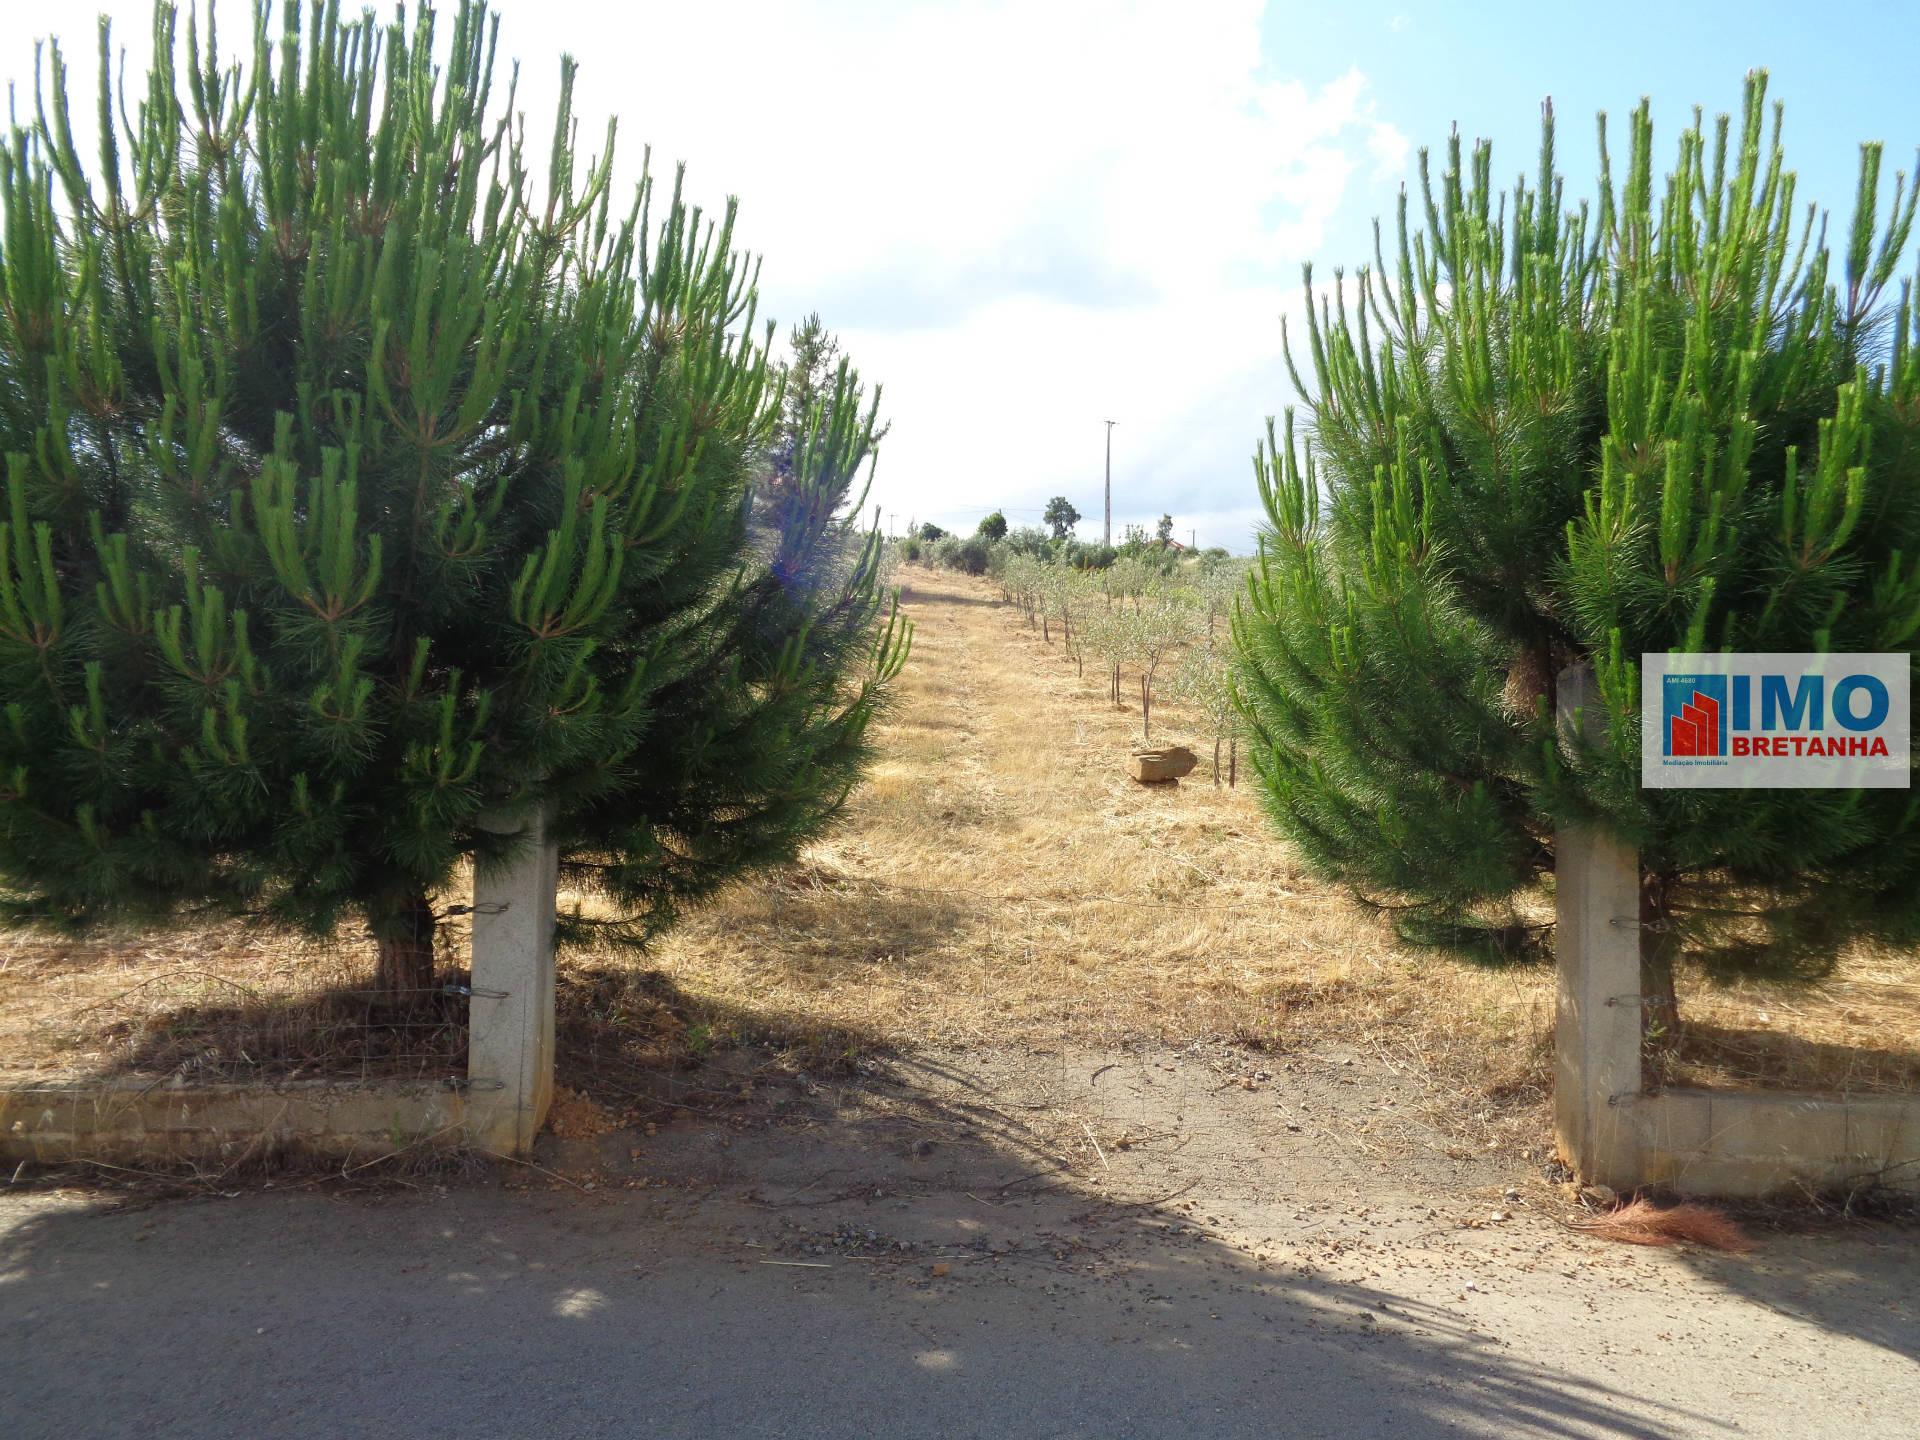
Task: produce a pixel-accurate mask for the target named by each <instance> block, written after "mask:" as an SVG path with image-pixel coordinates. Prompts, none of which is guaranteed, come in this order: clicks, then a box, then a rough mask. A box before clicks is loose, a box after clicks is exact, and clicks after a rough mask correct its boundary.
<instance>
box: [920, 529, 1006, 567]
mask: <svg viewBox="0 0 1920 1440" xmlns="http://www.w3.org/2000/svg"><path fill="white" fill-rule="evenodd" d="M992 554H993V547H992V546H991V545H989V544H988V543H987V542H986V541H985V540H983V539H981V538H980V537H979V536H978V535H969V536H967V538H966V539H964V540H962V539H961V538H960V537H959V536H957V535H947V536H943V537H942V538H941V539H940V541H939V542H938V543H937V544H936V545H935V546H934V547H933V563H934V564H936V565H944V566H945V567H946V568H947V569H949V570H958V571H960V573H961V574H963V575H984V574H986V573H987V562H988V561H989V560H990V559H991V558H992Z"/></svg>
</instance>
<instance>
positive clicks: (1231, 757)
mask: <svg viewBox="0 0 1920 1440" xmlns="http://www.w3.org/2000/svg"><path fill="white" fill-rule="evenodd" d="M1239 784H1240V737H1239V736H1238V735H1236V736H1234V737H1233V738H1232V739H1231V740H1229V741H1227V788H1228V789H1229V790H1232V789H1235V788H1237V787H1238V786H1239Z"/></svg>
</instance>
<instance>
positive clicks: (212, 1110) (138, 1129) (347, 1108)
mask: <svg viewBox="0 0 1920 1440" xmlns="http://www.w3.org/2000/svg"><path fill="white" fill-rule="evenodd" d="M465 1125H466V1097H465V1096H463V1095H462V1094H460V1093H459V1092H458V1091H456V1090H453V1089H449V1088H448V1087H447V1086H446V1085H444V1084H436V1083H433V1082H430V1081H418V1080H416V1081H387V1082H380V1081H367V1082H360V1083H342V1082H339V1081H331V1080H294V1081H286V1082H282V1083H279V1084H273V1083H254V1084H247V1085H234V1084H189V1083H185V1082H182V1081H178V1080H176V1081H171V1082H161V1083H155V1082H154V1081H152V1080H150V1079H124V1080H108V1081H100V1080H85V1081H72V1082H66V1083H59V1084H40V1085H23V1086H18V1087H14V1088H11V1089H4V1090H0V1158H4V1159H6V1160H8V1161H12V1162H18V1161H21V1160H33V1161H41V1162H46V1163H59V1162H63V1161H70V1160H83V1159H84V1160H103V1161H113V1160H116V1159H118V1160H148V1161H154V1160H169V1159H189V1158H191V1159H205V1160H208V1161H214V1162H224V1163H231V1162H232V1161H233V1160H236V1159H239V1158H241V1157H242V1156H244V1155H246V1154H248V1153H249V1152H251V1153H255V1154H263V1153H279V1152H284V1151H287V1150H293V1149H298V1150H301V1151H304V1152H306V1153H309V1154H320V1155H328V1156H340V1157H355V1158H359V1159H376V1158H379V1157H381V1156H383V1155H392V1154H397V1153H399V1152H400V1151H402V1150H408V1149H412V1148H415V1147H418V1146H422V1145H444V1146H446V1147H448V1148H451V1147H454V1146H457V1145H459V1144H461V1143H463V1141H464V1139H465V1135H464V1130H465Z"/></svg>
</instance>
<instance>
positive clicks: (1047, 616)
mask: <svg viewBox="0 0 1920 1440" xmlns="http://www.w3.org/2000/svg"><path fill="white" fill-rule="evenodd" d="M995 579H996V581H997V583H998V584H999V587H1000V593H1001V595H1002V596H1003V597H1004V598H1005V599H1006V601H1007V602H1008V603H1009V604H1011V605H1014V606H1016V607H1018V608H1019V609H1020V610H1021V612H1022V613H1023V614H1024V615H1025V617H1026V622H1027V624H1028V625H1029V626H1031V627H1032V628H1034V629H1036V630H1038V631H1039V632H1040V636H1041V639H1042V640H1043V641H1045V642H1046V643H1047V644H1053V643H1054V641H1055V640H1056V639H1057V640H1058V641H1059V643H1060V645H1061V647H1062V648H1063V649H1064V650H1065V651H1066V654H1067V655H1068V657H1069V658H1071V659H1072V661H1073V662H1074V667H1075V670H1076V673H1078V674H1081V675H1084V674H1085V673H1086V663H1087V661H1088V660H1089V659H1092V660H1093V661H1095V663H1096V664H1098V665H1099V666H1100V667H1101V670H1102V672H1103V673H1104V674H1105V675H1106V677H1107V681H1108V691H1107V693H1108V698H1109V701H1110V703H1112V704H1113V705H1116V706H1118V705H1123V704H1125V703H1126V701H1125V695H1126V692H1127V688H1128V687H1127V686H1126V685H1125V683H1124V679H1123V676H1124V673H1125V672H1126V671H1128V670H1131V671H1133V672H1134V674H1135V676H1136V677H1137V680H1138V684H1139V687H1140V733H1141V735H1142V737H1143V738H1145V739H1151V738H1152V737H1153V710H1154V704H1155V702H1156V700H1162V701H1171V702H1174V703H1178V704H1184V705H1187V706H1189V707H1191V709H1192V710H1193V712H1194V715H1195V718H1196V719H1197V720H1198V721H1199V723H1200V724H1201V726H1202V727H1203V729H1204V731H1205V733H1206V734H1207V735H1209V736H1210V737H1211V738H1212V740H1213V778H1214V783H1215V784H1216V785H1217V784H1219V783H1220V776H1221V765H1220V761H1221V751H1222V749H1223V748H1225V750H1226V752H1227V770H1226V774H1227V781H1228V783H1229V784H1232V783H1233V782H1234V781H1235V780H1236V779H1237V778H1238V776H1237V771H1238V739H1239V719H1238V714H1237V712H1236V709H1235V706H1234V699H1233V678H1232V670H1231V656H1230V651H1231V647H1230V646H1229V645H1227V644H1226V643H1225V641H1226V638H1227V627H1226V621H1227V619H1228V618H1229V617H1230V615H1231V612H1232V607H1233V601H1234V597H1235V596H1236V595H1237V594H1238V593H1239V590H1240V588H1241V586H1242V585H1244V584H1245V581H1246V567H1245V565H1244V564H1242V563H1236V562H1234V561H1231V560H1214V561H1211V562H1209V563H1207V564H1204V565H1201V566H1193V567H1188V568H1187V569H1184V570H1181V571H1176V572H1175V573H1173V574H1170V575H1169V574H1163V573H1161V572H1160V571H1158V570H1157V569H1155V568H1154V567H1152V566H1151V565H1148V564H1145V563H1142V562H1140V561H1138V560H1136V559H1133V558H1131V557H1126V556H1123V557H1121V558H1120V559H1119V560H1117V561H1116V562H1115V563H1114V564H1113V565H1111V566H1109V567H1108V568H1107V569H1105V570H1100V571H1083V570H1077V569H1075V568H1074V567H1073V566H1071V565H1068V564H1065V563H1063V562H1061V561H1059V560H1057V559H1056V560H1048V559H1043V558H1041V557H1039V556H1035V555H1025V554H1017V553H1016V554H1009V555H1006V556H1005V557H1004V558H999V559H998V564H997V569H996V574H995Z"/></svg>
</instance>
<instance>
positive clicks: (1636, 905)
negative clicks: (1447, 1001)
mask: <svg viewBox="0 0 1920 1440" xmlns="http://www.w3.org/2000/svg"><path fill="white" fill-rule="evenodd" d="M1558 697H1559V699H1558V717H1557V718H1558V721H1559V724H1560V728H1561V733H1562V735H1563V736H1566V735H1569V734H1570V733H1571V732H1572V727H1574V726H1575V725H1576V724H1579V725H1581V726H1583V727H1584V728H1583V732H1582V733H1584V734H1586V735H1587V736H1589V737H1593V736H1594V735H1595V734H1596V733H1597V726H1596V723H1595V722H1596V720H1597V719H1598V705H1599V694H1598V691H1597V688H1596V686H1595V684H1594V677H1593V672H1592V671H1591V670H1589V669H1587V668H1586V667H1584V666H1576V667H1573V668H1570V669H1567V670H1564V671H1562V672H1561V673H1560V677H1559V687H1558ZM1582 712H1584V713H1582ZM1553 849H1554V896H1555V901H1554V909H1555V919H1556V923H1555V926H1554V961H1555V975H1556V984H1555V999H1554V1025H1553V1049H1554V1075H1553V1128H1554V1134H1555V1137H1556V1138H1557V1139H1558V1140H1559V1142H1560V1150H1561V1153H1562V1155H1563V1156H1564V1157H1565V1159H1566V1160H1567V1162H1568V1163H1569V1164H1570V1165H1572V1166H1573V1168H1574V1170H1575V1171H1576V1172H1577V1173H1578V1174H1579V1176H1580V1178H1581V1179H1582V1180H1585V1181H1591V1182H1597V1183H1599V1184H1603V1185H1610V1186H1612V1187H1614V1188H1615V1189H1618V1190H1630V1189H1632V1188H1633V1187H1634V1186H1636V1185H1638V1184H1639V1183H1640V1179H1641V1176H1640V1144H1639V1137H1638V1131H1637V1129H1636V1127H1635V1123H1634V1115H1633V1105H1634V1102H1635V1101H1636V1100H1637V1099H1638V1098H1639V1095H1640V1086H1641V1077H1640V1031H1641V1025H1640V1014H1641V1006H1640V932H1639V928H1638V923H1637V920H1638V915H1639V909H1640V859H1639V855H1638V853H1637V852H1636V851H1635V850H1634V849H1633V848H1632V847H1631V846H1627V845H1622V844H1621V843H1620V842H1619V841H1618V840H1616V839H1615V838H1614V837H1613V836H1611V835H1609V834H1607V833H1606V832H1605V831H1604V830H1602V829H1600V828H1598V827H1596V826H1589V825H1569V826H1563V827H1561V828H1560V829H1558V830H1556V831H1555V832H1554V837H1553Z"/></svg>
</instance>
